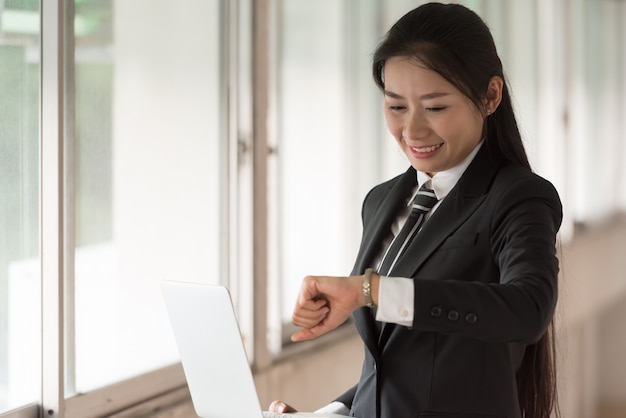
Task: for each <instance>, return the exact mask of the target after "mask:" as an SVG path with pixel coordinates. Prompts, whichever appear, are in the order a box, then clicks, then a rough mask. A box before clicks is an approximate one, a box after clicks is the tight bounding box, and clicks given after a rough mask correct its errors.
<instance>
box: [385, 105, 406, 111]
mask: <svg viewBox="0 0 626 418" xmlns="http://www.w3.org/2000/svg"><path fill="white" fill-rule="evenodd" d="M388 109H389V110H391V111H393V112H399V111H401V110H404V109H406V107H404V106H398V105H389V107H388Z"/></svg>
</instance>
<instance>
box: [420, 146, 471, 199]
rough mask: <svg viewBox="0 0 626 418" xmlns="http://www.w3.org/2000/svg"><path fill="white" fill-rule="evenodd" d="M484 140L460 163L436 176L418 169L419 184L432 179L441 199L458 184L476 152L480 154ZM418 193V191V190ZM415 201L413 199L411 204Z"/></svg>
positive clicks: (432, 186) (431, 181) (434, 188)
mask: <svg viewBox="0 0 626 418" xmlns="http://www.w3.org/2000/svg"><path fill="white" fill-rule="evenodd" d="M482 144H483V141H480V143H479V144H478V145H476V147H475V148H474V149H473V150H472V152H470V153H469V155H468V156H467V157H465V159H464V160H463V161H461V163H460V164H458V165H456V166H454V167H452V168H450V169H448V170H444V171H440V172H438V173H437V174H436V175H435V176H434V177H430V176H429V175H428V174H426V173H424V172H422V171H418V172H417V184H418V185H420V186H421V185H422V184H423V183H426V182H428V181H430V188H431V189H433V191H434V192H435V194H436V195H437V199H438V200H441V199H443V198H444V197H446V196H447V195H448V193H450V190H452V188H453V187H454V186H455V185H456V183H457V182H458V181H459V179H460V178H461V176H462V175H463V173H464V172H465V169H466V168H467V166H469V165H470V163H471V162H472V160H473V159H474V157H475V156H476V154H478V150H480V147H481V146H482ZM416 193H417V192H416ZM412 201H413V199H411V200H410V201H409V204H410V203H411V202H412Z"/></svg>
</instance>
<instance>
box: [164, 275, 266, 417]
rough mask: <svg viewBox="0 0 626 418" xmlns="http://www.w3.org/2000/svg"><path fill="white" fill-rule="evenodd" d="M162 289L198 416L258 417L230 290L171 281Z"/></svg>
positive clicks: (253, 389)
mask: <svg viewBox="0 0 626 418" xmlns="http://www.w3.org/2000/svg"><path fill="white" fill-rule="evenodd" d="M161 289H162V291H163V297H164V299H165V304H166V307H167V311H168V314H169V317H170V323H171V325H172V330H173V332H174V338H175V339H176V345H177V346H178V351H179V353H180V358H181V362H182V365H183V370H184V372H185V377H186V378H187V384H188V386H189V392H190V393H191V399H192V402H193V405H194V409H195V410H196V413H197V414H198V416H200V417H202V418H213V417H215V418H240V417H262V409H261V406H260V403H259V398H258V396H257V393H256V388H255V386H254V380H253V378H252V372H251V370H250V366H249V364H248V360H247V357H246V353H245V350H244V346H243V343H242V340H241V333H240V330H239V325H238V323H237V320H236V317H235V312H234V310H233V306H232V302H231V298H230V294H229V293H228V290H227V289H226V288H225V287H223V286H215V285H207V284H199V283H185V282H174V281H163V282H161Z"/></svg>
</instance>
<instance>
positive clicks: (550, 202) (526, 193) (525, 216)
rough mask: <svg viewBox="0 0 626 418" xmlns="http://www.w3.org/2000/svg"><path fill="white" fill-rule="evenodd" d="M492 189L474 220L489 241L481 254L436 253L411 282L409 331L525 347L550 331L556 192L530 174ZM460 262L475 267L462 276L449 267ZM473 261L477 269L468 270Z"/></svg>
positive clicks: (557, 224)
mask: <svg viewBox="0 0 626 418" xmlns="http://www.w3.org/2000/svg"><path fill="white" fill-rule="evenodd" d="M494 188H495V190H492V194H491V196H490V197H489V198H488V199H486V201H485V206H486V207H488V209H487V208H485V209H484V210H481V211H477V216H476V218H479V219H475V220H473V221H472V222H473V223H474V224H475V225H480V227H477V228H476V230H479V231H480V232H477V233H476V234H477V235H478V234H482V236H486V237H484V238H483V243H484V248H482V247H481V248H477V249H473V248H468V249H459V250H457V251H456V252H454V250H453V251H451V252H448V253H447V254H448V255H446V254H444V253H445V252H443V251H441V250H439V251H438V252H437V254H436V255H435V256H434V257H433V260H431V261H430V262H429V265H428V267H426V268H425V269H424V270H423V271H420V272H418V273H417V276H416V277H415V278H414V279H415V316H414V322H413V327H414V329H416V330H420V331H435V332H440V333H446V334H456V335H463V336H468V337H472V338H477V339H480V340H484V341H493V342H522V343H525V344H531V343H534V342H536V341H537V340H538V339H539V338H540V337H541V335H543V333H544V332H545V330H546V329H547V327H548V325H549V323H550V321H551V319H552V315H553V313H554V309H555V305H556V300H557V281H558V270H559V268H558V260H557V257H556V235H557V231H558V229H559V227H560V224H561V219H562V208H561V203H560V200H559V197H558V194H557V192H556V190H555V189H554V187H553V186H552V184H550V183H549V182H548V181H546V180H544V179H541V178H540V177H538V176H534V175H533V176H526V177H523V178H521V179H519V178H518V179H515V182H513V183H510V182H508V183H507V182H503V183H502V185H501V186H500V187H499V189H498V186H497V185H496V186H494ZM472 222H470V223H472ZM472 226H474V225H471V226H469V227H468V228H471V227H472ZM486 249H488V252H490V254H489V255H485V254H484V253H485V252H487V251H485V250H486ZM472 251H474V253H473V252H472ZM450 254H451V255H450ZM481 254H482V255H481ZM444 257H449V258H444ZM459 257H463V260H464V261H465V260H469V261H467V263H468V264H467V265H468V266H476V267H477V268H476V269H474V268H470V269H466V270H461V269H459V267H458V265H456V266H455V265H452V264H453V263H447V262H446V260H451V261H454V262H455V264H458V263H457V261H458V260H459ZM472 257H474V258H476V259H477V260H482V261H481V262H480V263H482V264H480V263H478V262H477V263H474V264H472V262H471V259H472ZM480 257H482V259H480ZM486 257H490V259H485V258H486ZM484 266H488V268H484ZM481 268H482V270H481ZM485 272H488V274H487V273H485Z"/></svg>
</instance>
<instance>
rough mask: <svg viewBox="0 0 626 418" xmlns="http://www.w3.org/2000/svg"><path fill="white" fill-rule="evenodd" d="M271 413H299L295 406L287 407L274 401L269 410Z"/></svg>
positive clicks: (280, 402) (281, 402)
mask: <svg viewBox="0 0 626 418" xmlns="http://www.w3.org/2000/svg"><path fill="white" fill-rule="evenodd" d="M268 411H270V412H278V413H281V414H285V413H287V412H298V411H297V410H296V409H295V408H294V407H293V406H290V405H287V404H286V403H284V402H283V401H274V402H272V403H271V404H270V407H269V409H268Z"/></svg>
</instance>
